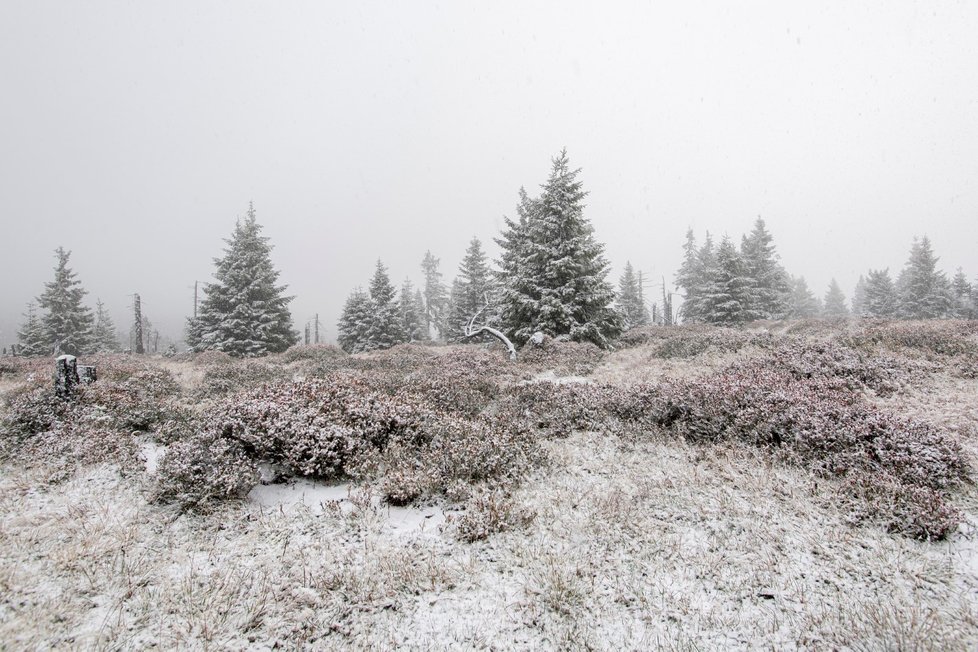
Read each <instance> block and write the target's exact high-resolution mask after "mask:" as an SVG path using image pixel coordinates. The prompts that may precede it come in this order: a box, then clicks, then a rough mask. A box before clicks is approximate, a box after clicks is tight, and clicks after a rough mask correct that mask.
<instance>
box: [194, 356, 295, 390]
mask: <svg viewBox="0 0 978 652" xmlns="http://www.w3.org/2000/svg"><path fill="white" fill-rule="evenodd" d="M286 373H287V372H286V370H285V369H283V368H281V367H277V366H272V365H268V364H265V363H263V362H257V361H254V360H247V361H242V362H235V363H233V364H218V365H215V366H212V367H209V368H208V369H207V371H205V372H204V376H203V378H202V379H201V380H200V383H199V384H198V385H197V387H195V388H194V392H193V393H194V396H195V397H197V398H217V397H221V396H225V395H227V394H233V393H235V392H240V391H243V390H247V389H253V388H255V387H258V386H259V385H261V384H263V383H267V382H269V381H272V380H278V379H280V378H283V377H284V376H285V375H286Z"/></svg>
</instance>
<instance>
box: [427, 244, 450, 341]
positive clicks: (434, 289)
mask: <svg viewBox="0 0 978 652" xmlns="http://www.w3.org/2000/svg"><path fill="white" fill-rule="evenodd" d="M440 262H441V261H440V260H439V259H438V258H435V257H434V256H433V255H432V254H431V251H426V252H425V254H424V259H422V261H421V272H422V274H423V275H424V288H423V290H422V294H423V296H424V323H425V328H426V329H427V332H428V336H429V338H430V337H431V336H433V334H434V333H437V334H438V337H442V328H443V327H442V320H443V319H444V316H445V315H444V312H445V302H446V301H447V300H448V296H447V294H446V292H445V284H444V283H442V280H441V278H442V275H441V272H439V271H438V266H439V264H440Z"/></svg>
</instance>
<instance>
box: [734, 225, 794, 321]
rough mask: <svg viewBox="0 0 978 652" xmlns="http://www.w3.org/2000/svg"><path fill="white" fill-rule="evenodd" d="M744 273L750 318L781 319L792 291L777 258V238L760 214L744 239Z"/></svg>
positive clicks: (742, 253) (742, 244)
mask: <svg viewBox="0 0 978 652" xmlns="http://www.w3.org/2000/svg"><path fill="white" fill-rule="evenodd" d="M741 255H742V256H743V259H744V272H745V274H746V276H747V278H748V279H749V282H750V284H749V287H748V296H749V300H748V304H747V306H746V309H745V310H746V312H747V314H748V316H749V317H750V318H751V319H781V318H782V317H784V315H785V313H786V312H787V309H788V296H789V295H790V293H791V285H790V283H789V277H788V273H787V272H785V270H784V268H783V267H782V266H781V263H780V262H779V261H778V254H777V251H776V250H775V247H774V238H773V237H772V236H771V234H770V233H769V232H768V230H767V227H766V226H765V225H764V220H762V219H761V218H760V217H758V218H757V220H756V221H755V222H754V228H753V230H751V232H750V234H749V235H746V236H744V237H743V239H742V241H741Z"/></svg>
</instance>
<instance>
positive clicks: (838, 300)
mask: <svg viewBox="0 0 978 652" xmlns="http://www.w3.org/2000/svg"><path fill="white" fill-rule="evenodd" d="M823 314H824V315H825V316H826V317H848V316H849V307H848V306H847V305H846V295H844V294H842V288H840V287H839V284H838V283H837V282H836V280H835V279H832V280H831V281H830V282H829V289H828V291H827V292H826V293H825V307H824V308H823Z"/></svg>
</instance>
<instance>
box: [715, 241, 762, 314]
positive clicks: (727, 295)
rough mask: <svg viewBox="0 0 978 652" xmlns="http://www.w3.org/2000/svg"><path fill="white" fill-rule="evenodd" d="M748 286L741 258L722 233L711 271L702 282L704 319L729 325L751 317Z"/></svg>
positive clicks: (748, 282)
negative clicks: (706, 279) (704, 281)
mask: <svg viewBox="0 0 978 652" xmlns="http://www.w3.org/2000/svg"><path fill="white" fill-rule="evenodd" d="M751 288H752V283H751V280H750V278H749V277H748V276H747V269H746V264H745V262H744V259H743V258H742V256H741V255H740V253H739V252H738V251H737V248H736V247H735V246H734V244H733V241H732V240H731V239H730V238H729V237H727V236H724V238H723V240H721V241H720V246H719V247H718V248H717V251H716V260H715V267H714V272H713V274H712V275H711V276H710V277H709V280H708V281H707V283H706V284H705V286H704V291H703V295H702V296H703V302H702V311H703V319H704V321H707V322H710V323H712V324H724V325H732V324H743V323H745V322H747V321H750V320H751V319H753V318H754V311H753V310H752V309H751V307H750V306H751V301H752V297H751Z"/></svg>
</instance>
